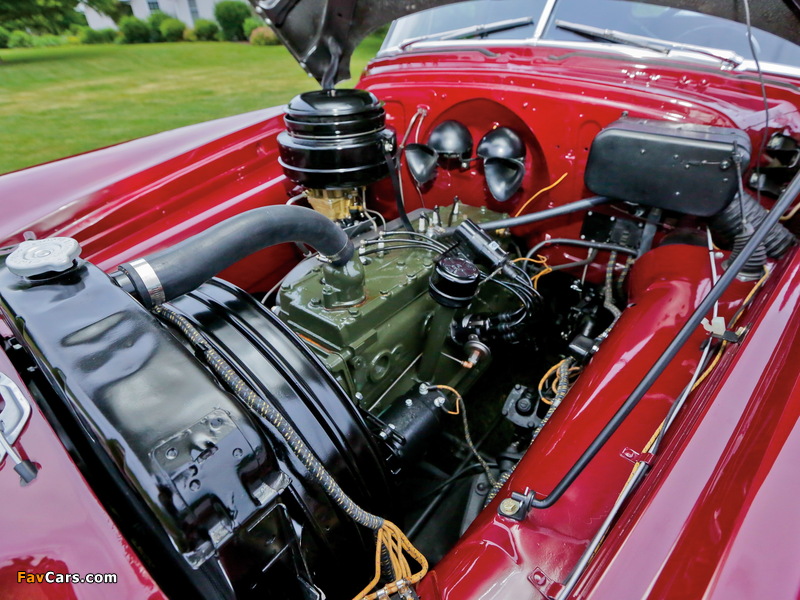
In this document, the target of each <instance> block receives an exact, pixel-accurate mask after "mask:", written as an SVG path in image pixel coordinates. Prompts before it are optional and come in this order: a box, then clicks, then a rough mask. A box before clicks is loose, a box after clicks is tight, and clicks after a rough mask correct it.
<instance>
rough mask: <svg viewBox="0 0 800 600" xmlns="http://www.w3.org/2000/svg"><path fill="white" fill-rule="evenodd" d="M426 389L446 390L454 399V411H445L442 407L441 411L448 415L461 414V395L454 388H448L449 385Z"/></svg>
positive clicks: (433, 386)
mask: <svg viewBox="0 0 800 600" xmlns="http://www.w3.org/2000/svg"><path fill="white" fill-rule="evenodd" d="M428 389H430V390H446V391H448V392H450V393H452V394H453V395H454V396H455V397H456V409H455V410H447V409H446V408H445V407H444V406H443V407H442V410H443V411H444V412H446V413H447V414H448V415H457V414H459V413H460V412H461V402H463V400H462V399H461V394H459V393H458V390H457V389H455V388H452V387H450V386H449V385H432V386H430V387H429V388H428Z"/></svg>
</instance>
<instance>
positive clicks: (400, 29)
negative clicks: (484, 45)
mask: <svg viewBox="0 0 800 600" xmlns="http://www.w3.org/2000/svg"><path fill="white" fill-rule="evenodd" d="M544 5H545V0H475V1H473V2H459V3H457V4H448V5H445V6H440V7H438V8H432V9H430V10H424V11H422V12H418V13H415V14H412V15H408V16H407V17H403V18H402V19H398V20H397V21H395V22H394V23H392V26H391V28H390V29H389V33H388V34H387V35H386V39H385V40H384V42H383V46H382V48H381V49H382V50H386V49H389V48H393V47H395V46H399V45H400V44H401V43H403V42H404V41H405V40H409V39H411V38H416V37H420V36H424V35H431V34H436V33H442V32H444V31H450V30H452V29H458V28H461V27H469V26H471V25H482V24H485V23H494V22H496V21H502V20H504V19H516V18H519V17H535V18H536V19H537V20H538V18H539V15H540V14H541V12H542V9H543V8H544ZM534 29H535V25H529V26H527V27H518V28H515V29H511V30H508V31H498V32H496V33H491V34H489V35H488V36H487V37H489V38H491V39H493V40H498V39H512V40H519V39H527V38H530V37H531V36H532V35H533V31H534Z"/></svg>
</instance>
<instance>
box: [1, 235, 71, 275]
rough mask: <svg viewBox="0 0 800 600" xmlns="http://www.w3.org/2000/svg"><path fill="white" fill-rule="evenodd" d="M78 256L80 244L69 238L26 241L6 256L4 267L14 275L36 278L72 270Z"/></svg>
mask: <svg viewBox="0 0 800 600" xmlns="http://www.w3.org/2000/svg"><path fill="white" fill-rule="evenodd" d="M80 255H81V247H80V244H78V242H77V241H76V240H74V239H72V238H69V237H51V238H44V239H41V240H26V241H24V242H22V243H21V244H20V245H19V246H17V248H16V249H15V250H14V251H13V252H12V253H11V254H9V255H8V258H7V259H6V266H7V267H8V270H9V271H11V272H12V273H14V275H19V276H21V277H38V276H40V275H45V274H47V273H61V272H63V271H66V270H67V269H70V268H72V265H73V264H74V262H75V259H76V258H78V257H79V256H80Z"/></svg>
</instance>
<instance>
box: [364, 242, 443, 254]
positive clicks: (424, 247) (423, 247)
mask: <svg viewBox="0 0 800 600" xmlns="http://www.w3.org/2000/svg"><path fill="white" fill-rule="evenodd" d="M406 248H416V249H417V250H429V251H431V252H436V253H437V254H441V252H442V251H441V250H440V249H439V248H436V247H435V246H427V245H425V244H397V245H396V246H384V247H383V248H373V249H371V250H365V251H364V252H359V253H358V255H359V256H367V255H368V254H378V253H379V252H389V251H390V250H403V249H406Z"/></svg>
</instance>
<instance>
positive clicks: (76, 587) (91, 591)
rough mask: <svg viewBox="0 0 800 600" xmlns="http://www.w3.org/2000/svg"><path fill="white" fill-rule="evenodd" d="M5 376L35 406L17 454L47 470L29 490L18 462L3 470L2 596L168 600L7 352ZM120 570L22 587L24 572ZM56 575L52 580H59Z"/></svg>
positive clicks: (13, 599) (1, 360)
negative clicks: (99, 579) (111, 577)
mask: <svg viewBox="0 0 800 600" xmlns="http://www.w3.org/2000/svg"><path fill="white" fill-rule="evenodd" d="M0 371H2V372H3V373H5V374H6V375H7V376H8V377H9V378H11V379H12V380H13V381H14V382H15V383H16V384H17V386H18V387H19V388H20V390H21V391H22V392H23V394H25V395H26V396H27V397H28V399H29V400H30V402H31V407H32V413H31V417H30V421H29V422H28V424H27V425H26V427H25V429H24V430H23V431H22V434H21V435H20V437H19V439H18V441H17V443H16V444H15V446H14V447H15V449H16V450H18V451H19V452H20V454H21V455H22V456H23V457H24V458H28V459H30V460H33V461H35V462H36V463H37V465H39V466H40V469H39V474H38V476H37V477H36V479H34V480H33V481H32V482H31V483H30V484H29V485H27V486H24V487H23V486H21V485H20V478H19V475H17V473H16V472H15V471H14V463H13V462H12V461H11V459H10V458H8V457H6V458H5V460H4V461H3V464H2V465H0V499H1V500H0V502H1V504H2V511H3V519H2V531H0V598H3V600H107V599H108V598H125V600H166V596H164V594H162V593H161V591H160V589H159V587H158V586H157V585H156V583H155V582H154V581H153V580H152V578H151V577H150V575H149V574H148V572H147V571H146V570H145V568H144V566H143V565H142V563H141V562H140V560H139V558H138V557H137V556H136V553H135V552H134V550H133V548H131V547H130V546H129V545H128V542H127V541H126V540H125V539H124V538H123V537H122V534H121V533H120V532H119V530H118V529H117V527H116V526H115V525H114V523H113V522H112V521H111V517H109V515H108V514H107V513H106V511H105V510H104V509H103V507H102V506H101V505H100V503H99V502H98V500H97V498H96V497H95V496H94V494H93V493H92V490H91V488H89V486H88V484H87V483H86V481H85V480H84V479H83V477H82V476H81V474H80V472H79V471H78V468H77V467H76V466H75V464H74V463H73V462H72V459H71V458H70V457H69V455H68V454H67V452H66V450H65V449H64V447H63V446H62V445H61V442H60V441H59V439H58V437H57V436H56V434H55V432H54V431H53V430H52V428H51V427H50V425H49V424H48V423H47V421H46V420H45V418H44V415H43V414H42V412H41V411H40V409H39V407H38V406H37V405H36V404H35V403H34V402H33V400H32V399H31V398H30V394H29V393H28V391H27V389H26V388H25V386H24V385H23V383H22V381H21V380H20V379H19V376H18V375H17V374H16V371H15V370H14V367H13V365H12V364H11V362H10V361H9V360H8V357H7V356H6V354H5V353H4V352H2V351H0ZM20 571H24V572H26V573H29V574H41V575H42V576H44V575H45V573H46V572H47V571H54V572H55V573H56V574H66V573H74V574H78V575H86V574H88V573H92V574H94V573H114V574H116V576H117V582H116V583H102V584H92V583H19V582H18V577H19V572H20ZM51 578H52V577H51Z"/></svg>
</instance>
